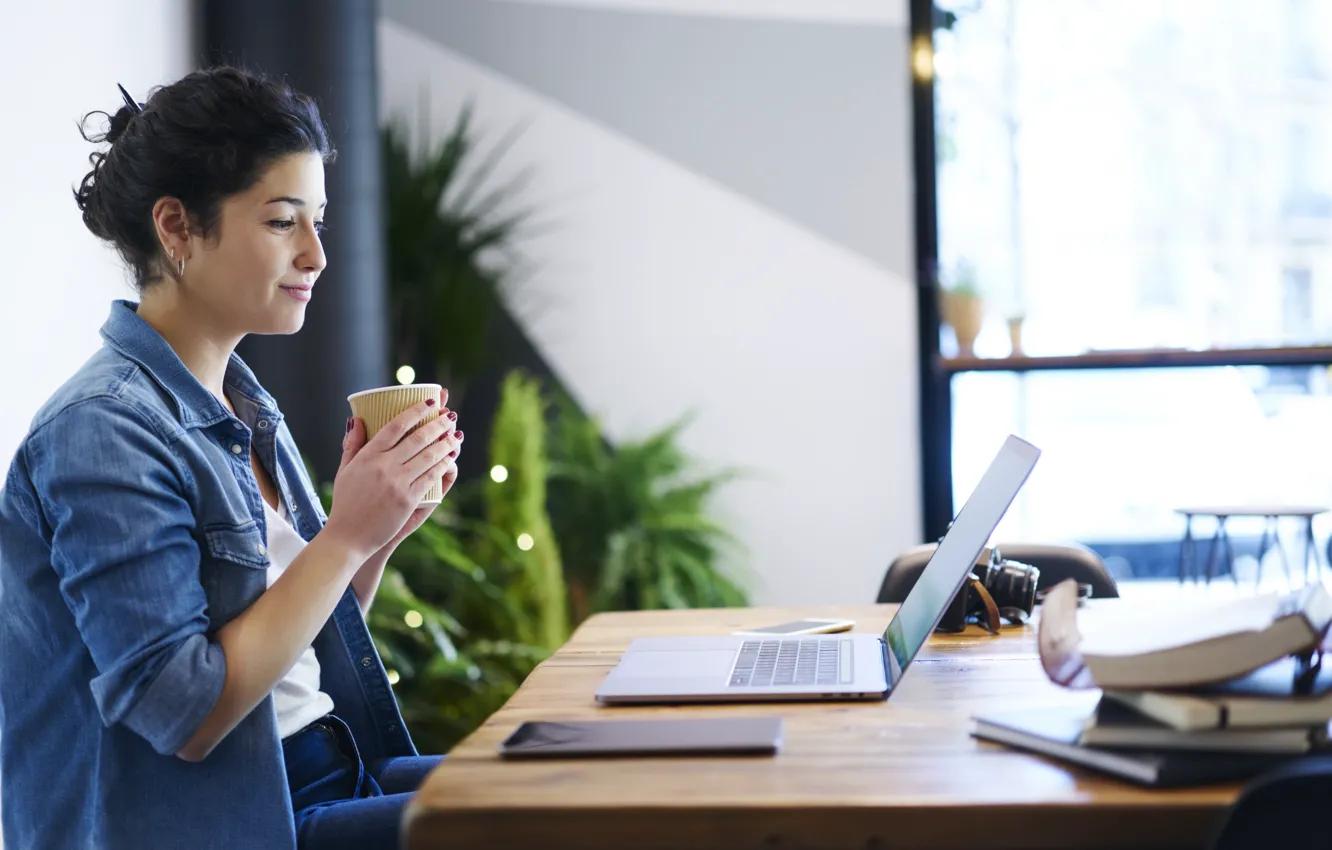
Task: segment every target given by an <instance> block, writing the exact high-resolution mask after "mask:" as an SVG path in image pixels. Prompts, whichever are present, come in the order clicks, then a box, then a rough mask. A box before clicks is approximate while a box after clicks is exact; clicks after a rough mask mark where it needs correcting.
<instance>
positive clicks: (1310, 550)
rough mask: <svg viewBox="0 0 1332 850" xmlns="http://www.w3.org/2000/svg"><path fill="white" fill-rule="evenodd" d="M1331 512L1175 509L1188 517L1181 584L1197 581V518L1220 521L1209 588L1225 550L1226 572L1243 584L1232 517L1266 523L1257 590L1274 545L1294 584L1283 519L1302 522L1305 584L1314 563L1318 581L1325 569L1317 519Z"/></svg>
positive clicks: (1264, 508) (1263, 507)
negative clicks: (1238, 572) (1233, 542)
mask: <svg viewBox="0 0 1332 850" xmlns="http://www.w3.org/2000/svg"><path fill="white" fill-rule="evenodd" d="M1327 511H1328V509H1327V508H1325V507H1316V506H1311V505H1216V506H1211V507H1187V508H1175V513H1177V514H1182V515H1183V517H1184V539H1183V540H1182V541H1180V544H1179V583H1180V584H1183V583H1184V579H1185V578H1188V579H1194V578H1196V576H1195V575H1194V574H1193V573H1194V566H1195V564H1194V561H1195V558H1194V549H1195V548H1196V546H1197V542H1198V541H1197V540H1196V539H1195V538H1194V536H1193V518H1194V517H1195V516H1210V517H1215V518H1216V533H1215V534H1214V535H1212V545H1211V547H1210V548H1209V549H1208V552H1207V565H1206V570H1205V580H1206V583H1207V584H1211V582H1212V572H1213V569H1214V568H1215V567H1216V566H1217V556H1218V555H1219V553H1220V551H1221V549H1222V547H1224V548H1225V553H1226V554H1225V559H1226V561H1225V563H1226V569H1227V570H1228V571H1229V572H1230V577H1231V579H1233V580H1234V582H1235V584H1236V585H1238V584H1239V577H1238V576H1236V575H1235V550H1234V548H1233V547H1232V546H1231V544H1230V535H1229V534H1228V533H1227V532H1226V520H1228V519H1230V518H1231V517H1261V518H1262V519H1263V536H1262V537H1261V538H1260V539H1259V543H1258V571H1257V573H1258V575H1257V578H1256V579H1255V580H1254V583H1255V586H1257V584H1259V583H1261V581H1262V573H1263V556H1264V555H1266V554H1267V552H1268V550H1269V549H1270V548H1271V547H1272V546H1273V545H1275V546H1276V548H1277V551H1278V552H1280V553H1281V566H1282V569H1284V570H1285V572H1286V581H1287V582H1289V581H1290V559H1289V558H1287V557H1286V547H1285V546H1284V545H1282V543H1281V536H1280V535H1279V534H1278V530H1279V523H1280V520H1281V519H1282V518H1283V517H1292V518H1294V519H1297V520H1299V521H1300V524H1301V535H1300V536H1301V539H1302V540H1303V543H1304V565H1303V568H1304V580H1305V582H1308V581H1309V565H1310V562H1311V561H1312V563H1313V572H1314V578H1315V579H1317V578H1318V577H1319V571H1320V569H1321V567H1322V559H1321V557H1320V555H1319V552H1318V547H1317V545H1316V544H1315V543H1314V533H1313V519H1314V517H1316V516H1318V515H1319V514H1323V513H1327Z"/></svg>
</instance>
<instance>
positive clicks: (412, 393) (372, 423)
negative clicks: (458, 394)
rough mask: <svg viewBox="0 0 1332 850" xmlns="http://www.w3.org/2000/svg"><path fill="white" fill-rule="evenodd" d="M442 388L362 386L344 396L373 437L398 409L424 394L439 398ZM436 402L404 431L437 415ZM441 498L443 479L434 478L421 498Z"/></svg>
mask: <svg viewBox="0 0 1332 850" xmlns="http://www.w3.org/2000/svg"><path fill="white" fill-rule="evenodd" d="M441 390H443V387H441V386H440V385H439V384H408V385H407V386H403V387H379V388H377V389H373V390H362V391H361V392H359V393H352V394H351V395H349V396H347V402H348V403H349V404H350V405H351V409H352V416H355V417H356V418H357V419H360V420H362V421H364V422H365V438H366V439H367V440H370V439H373V438H374V436H375V435H376V434H378V433H379V429H381V428H383V427H384V426H385V425H387V424H389V422H391V421H392V420H393V419H394V418H395V417H396V416H397V415H398V414H399V413H402V412H403V411H404V410H406V409H407V408H409V407H412V406H413V405H417V404H420V403H421V402H423V401H425V400H426V399H428V398H433V399H434V400H435V401H436V402H438V401H439V398H440V391H441ZM439 408H440V406H439V404H438V403H436V404H435V406H434V407H432V408H430V409H429V410H427V411H426V414H425V416H423V417H421V421H420V422H417V423H416V424H415V425H413V426H412V428H411V430H410V431H408V432H407V433H408V434H410V433H412V431H415V430H416V429H417V428H420V427H421V426H422V425H424V424H426V423H427V422H430V421H432V420H435V419H438V418H439ZM442 501H444V482H442V481H436V482H435V483H434V484H432V485H431V486H430V489H429V490H427V491H426V494H425V498H423V499H421V504H423V505H438V504H439V503H440V502H442Z"/></svg>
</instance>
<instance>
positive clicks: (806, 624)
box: [731, 617, 856, 637]
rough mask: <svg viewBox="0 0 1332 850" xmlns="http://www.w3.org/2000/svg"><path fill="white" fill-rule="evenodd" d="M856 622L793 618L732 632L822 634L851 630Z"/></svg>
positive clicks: (742, 633)
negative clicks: (786, 621) (784, 621)
mask: <svg viewBox="0 0 1332 850" xmlns="http://www.w3.org/2000/svg"><path fill="white" fill-rule="evenodd" d="M855 624H856V621H855V620H825V619H820V618H817V617H810V618H807V619H804V620H792V621H791V622H789V623H778V624H777V625H775V626H763V627H762V628H758V629H741V630H740V631H735V632H731V634H734V635H754V636H758V637H768V636H772V635H822V634H829V633H831V632H849V631H851V627H852V626H854V625H855Z"/></svg>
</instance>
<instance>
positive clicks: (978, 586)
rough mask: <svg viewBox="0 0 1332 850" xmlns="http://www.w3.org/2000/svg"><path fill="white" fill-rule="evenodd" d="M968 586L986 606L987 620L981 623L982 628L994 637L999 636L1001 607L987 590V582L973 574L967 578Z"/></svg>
mask: <svg viewBox="0 0 1332 850" xmlns="http://www.w3.org/2000/svg"><path fill="white" fill-rule="evenodd" d="M967 585H968V586H969V587H970V590H971V592H972V593H975V594H976V596H977V597H979V598H980V601H981V603H982V604H983V605H984V606H985V619H984V620H982V621H980V626H981V627H982V628H984V629H985V630H986V631H987V632H989V633H990V634H992V635H997V634H999V606H998V605H996V604H995V603H994V597H993V596H991V595H990V591H988V590H986V589H985V582H983V581H981V580H980V578H978V577H977V576H976V574H975V573H972V574H970V575H968V576H967Z"/></svg>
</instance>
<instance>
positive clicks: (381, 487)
mask: <svg viewBox="0 0 1332 850" xmlns="http://www.w3.org/2000/svg"><path fill="white" fill-rule="evenodd" d="M436 404H438V402H437V401H436V400H435V399H429V400H427V401H423V402H421V403H420V404H417V405H414V406H412V407H411V408H408V409H407V410H405V411H403V412H402V413H401V414H399V415H398V416H397V417H395V418H394V419H393V420H392V421H390V422H389V424H387V425H385V426H384V427H383V428H382V429H381V430H380V431H379V433H378V434H376V435H375V436H374V439H372V440H370V441H369V442H366V441H365V425H364V424H363V423H362V422H360V420H352V429H351V432H350V433H349V434H348V437H347V439H345V440H344V441H343V453H342V463H341V465H340V466H339V468H338V474H337V477H336V478H335V479H334V480H333V510H332V511H331V512H330V514H329V518H328V523H327V524H326V525H325V526H324V531H323V532H321V533H323V534H328V535H331V536H332V537H334V538H336V539H337V540H339V541H340V542H341V543H342V544H343V545H344V546H346V547H347V548H348V550H350V551H351V552H353V553H355V554H357V555H359V556H360V557H361V558H363V559H366V558H369V557H370V556H371V555H372V554H374V553H375V552H377V551H379V550H380V549H382V548H384V547H385V546H387V545H389V544H390V543H391V542H393V541H394V540H395V539H396V538H398V536H399V535H400V534H402V532H403V530H404V529H405V528H406V527H407V526H408V524H409V523H411V522H412V521H413V520H414V519H415V515H416V514H417V513H419V512H421V509H420V508H419V507H418V506H419V504H420V501H421V499H422V498H424V496H425V494H426V491H427V490H429V489H430V486H431V485H432V484H433V483H435V482H436V481H439V480H441V479H443V478H444V476H445V473H446V471H449V470H450V468H451V467H453V463H454V460H455V459H456V457H457V451H458V449H457V447H456V444H457V439H455V438H453V433H454V431H453V425H454V421H453V420H452V419H450V418H448V417H447V416H440V417H438V418H437V419H434V420H432V421H430V422H427V423H426V424H425V425H422V426H421V427H420V428H418V429H417V430H415V431H413V432H412V433H411V434H408V433H407V432H408V431H409V430H411V428H412V427H413V426H414V425H416V423H418V422H420V421H421V419H422V418H424V417H425V416H426V414H427V413H428V412H429V411H430V408H431V407H433V406H434V405H436ZM358 429H359V434H360V439H359V440H356V441H353V440H352V439H351V434H352V433H357V431H358ZM450 452H453V455H452V456H450ZM452 475H453V477H454V478H456V476H457V472H456V468H454V469H453V471H452ZM449 486H452V482H451V481H450V482H449ZM425 515H426V516H428V515H429V511H428V510H427V511H425ZM424 521H425V517H424V516H422V517H421V522H424ZM419 526H420V522H417V523H416V525H415V527H413V528H412V529H411V530H412V531H415V530H416V527H419ZM408 533H410V532H408ZM402 536H403V537H405V536H406V535H402Z"/></svg>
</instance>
